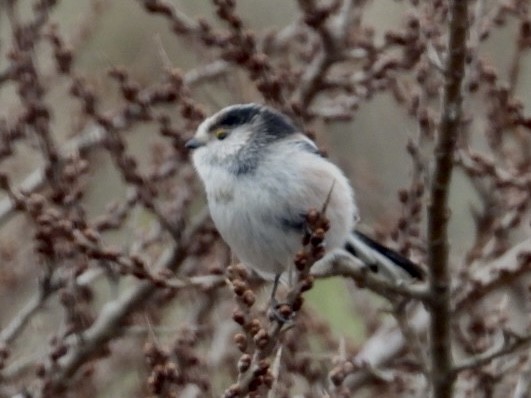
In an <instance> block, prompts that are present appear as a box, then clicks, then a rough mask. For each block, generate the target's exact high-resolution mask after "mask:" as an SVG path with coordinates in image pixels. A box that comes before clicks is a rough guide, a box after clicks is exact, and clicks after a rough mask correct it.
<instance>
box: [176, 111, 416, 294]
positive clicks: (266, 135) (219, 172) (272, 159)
mask: <svg viewBox="0 0 531 398" xmlns="http://www.w3.org/2000/svg"><path fill="white" fill-rule="evenodd" d="M303 131H304V130H303V129H302V128H300V127H299V126H298V125H297V124H296V123H295V122H294V120H293V119H292V118H290V117H289V116H287V115H286V114H285V113H283V112H281V111H278V110H276V109H275V108H273V107H270V106H267V105H262V104H257V103H248V104H235V105H230V106H227V107H225V108H223V109H221V110H220V111H218V112H217V113H215V114H214V115H212V116H210V117H207V118H206V119H205V120H204V121H203V122H202V123H201V124H200V125H199V126H198V128H197V130H196V132H195V135H194V136H193V137H192V138H191V139H189V140H188V141H186V143H185V147H186V148H188V149H189V150H190V151H192V163H193V165H194V168H195V170H196V172H197V174H198V175H199V178H200V180H201V181H202V183H203V186H204V189H205V192H206V197H207V202H208V207H209V211H210V214H211V217H212V220H213V222H214V224H215V226H216V228H217V230H218V231H219V233H220V235H221V237H222V239H223V240H224V241H225V242H226V243H227V244H228V246H229V247H230V248H231V250H232V252H233V253H234V254H235V255H236V257H237V258H238V259H239V260H240V262H242V263H243V264H244V265H245V266H246V267H248V268H250V269H251V270H253V271H254V272H255V273H256V274H257V275H258V276H259V277H261V278H263V279H266V280H275V282H278V280H279V279H280V278H281V276H285V275H288V276H289V275H290V270H292V269H293V267H292V265H293V263H294V258H295V255H296V253H297V252H299V251H300V249H301V237H302V236H303V234H304V231H305V227H306V224H305V223H306V215H307V214H308V211H309V210H310V209H320V208H321V207H322V206H323V203H325V201H327V206H326V217H327V218H328V220H329V222H330V224H329V225H330V228H329V230H328V231H327V233H326V235H325V238H324V242H323V244H324V247H325V250H326V253H327V256H325V258H332V257H333V256H334V255H335V254H339V253H341V254H342V255H345V254H346V255H348V256H352V257H354V258H355V259H357V260H359V261H361V263H362V264H364V265H365V266H367V269H369V270H370V271H371V272H374V273H376V274H380V275H384V276H386V277H388V278H390V279H392V280H394V281H397V280H398V281H403V280H405V279H411V280H416V279H420V280H421V279H423V276H424V272H423V270H422V268H421V267H419V266H418V265H417V264H415V263H414V262H412V261H411V260H409V259H408V258H406V257H405V256H402V255H400V254H399V253H397V252H396V251H393V250H392V249H390V248H388V247H386V246H384V245H382V244H380V243H378V242H377V241H375V240H374V239H372V238H370V237H369V236H368V235H366V234H364V233H362V232H360V231H359V230H357V229H356V227H357V224H358V221H359V218H360V217H359V211H358V207H357V206H356V201H355V195H354V190H353V188H352V186H351V184H350V182H349V180H348V179H347V177H346V176H345V174H344V173H343V172H342V171H341V169H340V168H339V167H338V166H336V165H335V164H334V163H333V162H332V161H330V160H329V159H327V158H326V157H324V156H323V155H322V153H321V152H320V151H319V149H318V147H317V145H316V144H315V142H314V141H313V140H311V139H310V138H309V137H308V136H307V135H306V134H304V132H303ZM328 254H330V255H328ZM331 256H332V257H331ZM288 279H289V278H288ZM275 286H276V285H275Z"/></svg>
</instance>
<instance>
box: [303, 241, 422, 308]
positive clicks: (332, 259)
mask: <svg viewBox="0 0 531 398" xmlns="http://www.w3.org/2000/svg"><path fill="white" fill-rule="evenodd" d="M311 273H312V275H314V276H316V277H319V278H328V277H332V276H346V277H349V278H352V279H354V280H355V281H356V283H358V284H359V285H360V286H362V287H366V288H367V289H369V290H371V291H373V292H374V293H376V294H378V295H380V296H382V297H385V298H387V299H389V300H390V301H393V300H396V298H397V297H396V296H400V297H403V298H407V299H412V300H419V301H422V302H427V301H428V300H429V299H430V297H431V296H430V294H429V290H428V288H427V286H426V285H424V284H415V285H414V284H407V283H406V282H404V281H402V282H395V281H388V280H386V279H382V278H379V277H377V276H375V275H374V274H373V273H372V272H370V271H369V270H368V269H367V266H366V265H365V264H364V263H362V262H361V261H359V260H357V259H355V258H354V257H352V255H350V254H348V253H344V254H343V253H342V252H341V251H337V252H334V253H332V255H331V256H325V257H324V258H323V259H322V260H321V261H319V262H318V263H316V264H315V265H314V266H313V267H312V271H311Z"/></svg>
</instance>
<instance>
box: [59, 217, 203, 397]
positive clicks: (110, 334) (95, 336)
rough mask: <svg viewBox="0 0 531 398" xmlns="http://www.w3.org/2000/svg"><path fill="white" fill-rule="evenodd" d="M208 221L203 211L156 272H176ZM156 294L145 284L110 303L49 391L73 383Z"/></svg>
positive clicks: (67, 358) (163, 257)
mask: <svg viewBox="0 0 531 398" xmlns="http://www.w3.org/2000/svg"><path fill="white" fill-rule="evenodd" d="M205 220H207V213H206V212H205V211H203V212H201V213H200V214H199V215H198V216H196V218H195V220H193V221H192V222H191V224H190V226H189V227H188V228H187V229H186V230H185V231H184V232H183V234H182V238H181V240H180V242H176V243H175V244H174V246H173V247H171V248H168V249H166V250H165V251H164V252H163V253H162V254H161V256H160V257H159V259H158V260H157V264H156V265H155V269H160V270H162V269H168V270H171V271H175V270H176V269H177V268H178V267H179V266H180V264H181V262H182V261H183V259H184V258H186V256H187V247H188V246H189V245H190V242H191V241H192V239H193V238H194V236H195V233H196V232H197V231H198V230H199V228H200V227H201V226H202V225H203V224H204V222H205ZM156 290H157V286H156V285H155V284H153V283H152V282H150V281H143V282H140V283H138V284H137V285H136V286H134V287H132V288H131V289H129V290H128V291H127V292H125V293H124V294H122V295H121V296H120V297H119V298H117V299H116V300H114V301H111V302H109V303H107V304H106V305H105V306H104V307H103V308H102V310H101V312H100V315H99V317H98V318H97V319H96V321H95V322H94V324H93V325H92V326H91V327H90V328H89V329H87V330H86V331H85V332H84V333H83V335H82V339H79V342H78V343H77V344H75V345H74V346H72V347H70V349H69V351H68V353H67V355H65V356H64V357H63V358H62V359H61V361H60V362H59V364H58V367H57V368H53V369H51V375H50V376H51V377H50V384H49V387H50V388H52V389H54V388H59V387H60V386H62V385H64V384H67V383H68V382H69V381H71V379H72V376H74V374H75V372H76V371H77V370H78V369H79V367H80V366H82V365H83V364H84V363H85V362H86V361H87V360H89V359H90V358H92V357H93V356H94V355H95V354H96V353H97V352H98V350H100V349H101V348H102V346H103V345H104V344H105V343H106V342H108V341H109V340H110V339H112V338H114V337H116V336H117V335H120V334H121V333H122V332H123V331H124V322H123V321H124V319H126V318H127V317H128V316H129V315H130V314H132V313H133V312H134V311H136V310H138V309H139V308H140V307H141V306H142V304H143V303H144V302H146V300H147V299H148V298H149V297H150V296H151V295H152V294H153V293H154V292H155V291H156Z"/></svg>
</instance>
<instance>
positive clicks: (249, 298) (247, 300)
mask: <svg viewBox="0 0 531 398" xmlns="http://www.w3.org/2000/svg"><path fill="white" fill-rule="evenodd" d="M242 301H243V302H244V304H245V305H246V306H248V307H252V305H253V304H254V302H255V301H256V296H255V294H254V292H253V291H252V290H251V289H247V290H246V291H245V292H244V293H243V296H242Z"/></svg>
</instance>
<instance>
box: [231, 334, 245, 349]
mask: <svg viewBox="0 0 531 398" xmlns="http://www.w3.org/2000/svg"><path fill="white" fill-rule="evenodd" d="M233 340H234V342H235V343H236V346H237V347H238V349H239V350H240V351H241V352H245V350H246V349H247V337H245V335H244V334H243V333H236V334H235V335H234V338H233Z"/></svg>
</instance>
